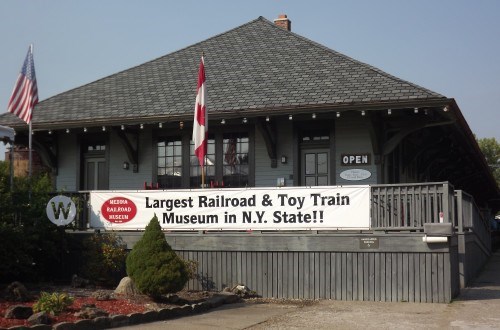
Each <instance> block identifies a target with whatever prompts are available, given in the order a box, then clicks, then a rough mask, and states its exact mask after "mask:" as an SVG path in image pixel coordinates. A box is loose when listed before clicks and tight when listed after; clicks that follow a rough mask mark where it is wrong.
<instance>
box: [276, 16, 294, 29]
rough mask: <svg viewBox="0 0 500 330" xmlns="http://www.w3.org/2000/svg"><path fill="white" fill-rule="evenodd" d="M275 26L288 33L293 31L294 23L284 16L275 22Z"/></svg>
mask: <svg viewBox="0 0 500 330" xmlns="http://www.w3.org/2000/svg"><path fill="white" fill-rule="evenodd" d="M274 25H276V26H279V27H280V28H282V29H285V30H287V31H292V22H291V21H290V20H289V19H288V18H287V17H286V15H284V14H281V15H278V18H277V19H275V20H274Z"/></svg>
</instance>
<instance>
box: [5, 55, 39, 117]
mask: <svg viewBox="0 0 500 330" xmlns="http://www.w3.org/2000/svg"><path fill="white" fill-rule="evenodd" d="M37 103H38V88H37V86H36V76H35V64H34V62H33V48H32V46H30V48H29V49H28V54H27V55H26V59H25V60H24V64H23V67H22V69H21V73H19V76H18V77H17V81H16V85H15V86H14V90H13V91H12V95H11V96H10V99H9V105H8V108H7V110H8V111H9V112H11V113H13V114H15V115H16V116H18V117H19V118H21V119H22V120H24V121H25V122H26V123H27V124H29V123H30V122H31V114H32V112H33V108H34V107H35V105H36V104H37Z"/></svg>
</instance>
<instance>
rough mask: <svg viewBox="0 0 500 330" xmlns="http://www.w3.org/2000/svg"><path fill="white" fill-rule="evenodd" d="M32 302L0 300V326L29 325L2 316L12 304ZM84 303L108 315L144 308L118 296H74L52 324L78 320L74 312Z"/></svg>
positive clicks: (54, 317)
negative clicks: (103, 299)
mask: <svg viewBox="0 0 500 330" xmlns="http://www.w3.org/2000/svg"><path fill="white" fill-rule="evenodd" d="M33 303H34V301H30V302H26V303H19V302H0V327H3V328H9V327H12V326H17V325H24V326H29V324H28V322H27V320H18V319H6V318H5V317H4V316H5V311H6V310H7V308H9V307H10V306H13V305H24V306H32V305H33ZM84 304H95V305H96V307H98V308H101V309H103V310H105V311H107V312H108V313H109V314H110V315H113V314H123V315H127V314H130V313H142V312H144V310H145V306H144V303H141V302H134V301H131V300H129V299H122V298H118V299H115V300H108V301H98V300H96V299H95V298H92V297H76V298H75V301H74V302H73V305H71V307H70V308H69V309H68V310H67V311H65V312H63V313H61V314H59V315H56V316H53V317H52V324H56V323H59V322H75V321H78V320H79V318H77V317H75V316H74V314H75V313H76V312H78V311H80V308H81V307H82V305H84Z"/></svg>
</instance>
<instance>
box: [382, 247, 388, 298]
mask: <svg viewBox="0 0 500 330" xmlns="http://www.w3.org/2000/svg"><path fill="white" fill-rule="evenodd" d="M386 255H387V253H380V301H387V296H386V286H387V285H386V283H387V266H386V258H387V257H386Z"/></svg>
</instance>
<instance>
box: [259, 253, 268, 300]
mask: <svg viewBox="0 0 500 330" xmlns="http://www.w3.org/2000/svg"><path fill="white" fill-rule="evenodd" d="M260 254H261V255H262V262H261V264H260V267H261V270H262V294H263V295H264V297H269V291H270V290H269V276H268V272H269V269H268V268H267V259H268V256H269V253H266V252H261V253H260Z"/></svg>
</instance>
